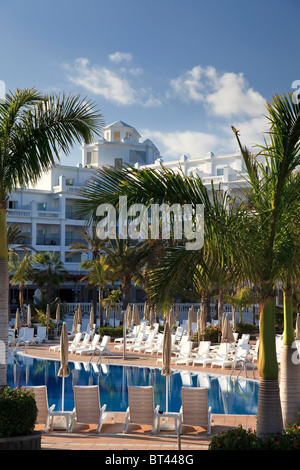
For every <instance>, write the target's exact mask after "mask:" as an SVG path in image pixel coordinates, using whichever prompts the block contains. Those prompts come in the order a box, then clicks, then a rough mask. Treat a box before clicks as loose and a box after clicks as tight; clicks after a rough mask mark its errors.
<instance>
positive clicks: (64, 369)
mask: <svg viewBox="0 0 300 470" xmlns="http://www.w3.org/2000/svg"><path fill="white" fill-rule="evenodd" d="M60 363H61V365H60V368H59V371H58V374H57V375H58V376H59V377H62V402H61V406H62V411H64V401H65V377H68V376H69V375H70V368H69V343H68V331H67V325H66V323H65V322H64V323H63V327H62V330H61V336H60Z"/></svg>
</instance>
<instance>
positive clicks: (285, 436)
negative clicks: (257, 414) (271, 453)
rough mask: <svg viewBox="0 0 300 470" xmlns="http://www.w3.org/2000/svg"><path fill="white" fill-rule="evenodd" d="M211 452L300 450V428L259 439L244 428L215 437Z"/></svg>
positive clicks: (211, 443)
mask: <svg viewBox="0 0 300 470" xmlns="http://www.w3.org/2000/svg"><path fill="white" fill-rule="evenodd" d="M209 450H300V426H298V425H297V424H295V425H293V426H289V427H288V428H287V429H285V430H284V432H283V433H281V434H270V435H268V436H266V437H263V438H262V437H257V436H256V433H255V431H252V430H251V429H248V430H246V429H243V428H242V426H238V427H237V428H234V429H230V430H228V431H222V433H220V434H218V435H216V436H213V437H212V438H211V442H210V444H209Z"/></svg>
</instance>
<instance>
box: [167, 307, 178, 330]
mask: <svg viewBox="0 0 300 470" xmlns="http://www.w3.org/2000/svg"><path fill="white" fill-rule="evenodd" d="M168 321H169V325H170V330H171V331H172V329H173V326H174V325H176V320H175V315H174V307H171V308H170V310H169V320H168Z"/></svg>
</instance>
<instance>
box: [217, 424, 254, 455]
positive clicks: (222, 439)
mask: <svg viewBox="0 0 300 470" xmlns="http://www.w3.org/2000/svg"><path fill="white" fill-rule="evenodd" d="M255 441H256V435H255V433H254V432H253V431H252V430H251V429H248V430H246V429H243V428H242V426H238V427H237V428H234V429H229V430H228V431H222V432H221V434H218V435H216V436H212V438H211V441H210V444H209V450H249V449H253V448H254V446H255Z"/></svg>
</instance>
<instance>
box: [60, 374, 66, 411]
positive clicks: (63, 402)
mask: <svg viewBox="0 0 300 470" xmlns="http://www.w3.org/2000/svg"><path fill="white" fill-rule="evenodd" d="M64 404H65V378H64V377H63V378H62V392H61V411H64Z"/></svg>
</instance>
